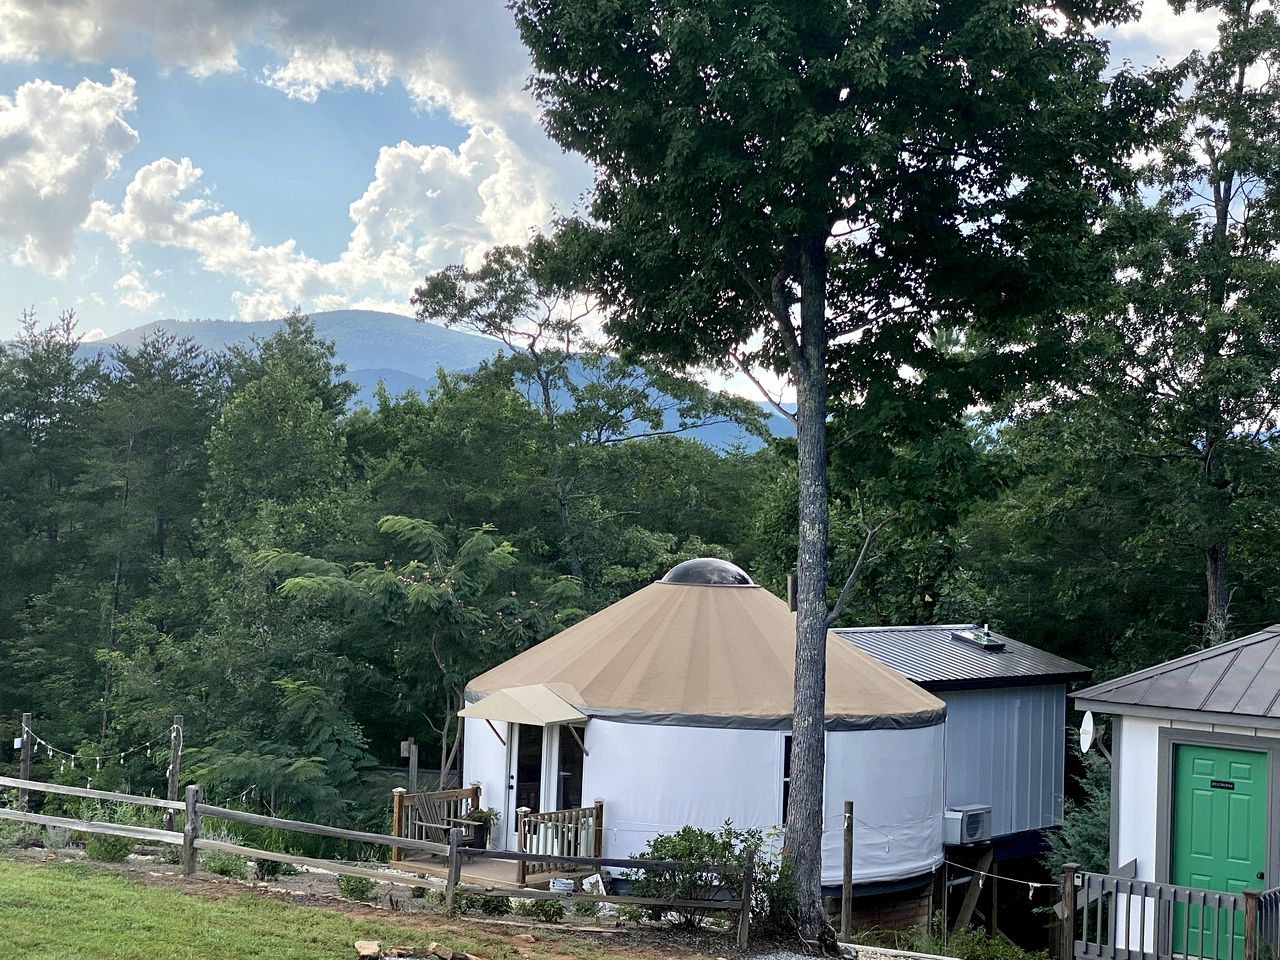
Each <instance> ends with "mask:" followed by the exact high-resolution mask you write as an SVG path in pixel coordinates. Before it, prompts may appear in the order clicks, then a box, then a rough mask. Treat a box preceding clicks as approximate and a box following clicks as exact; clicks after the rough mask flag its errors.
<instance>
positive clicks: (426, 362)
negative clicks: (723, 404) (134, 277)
mask: <svg viewBox="0 0 1280 960" xmlns="http://www.w3.org/2000/svg"><path fill="white" fill-rule="evenodd" d="M310 318H311V322H312V323H314V324H315V328H316V335H317V336H318V337H320V338H322V339H324V340H328V341H330V342H331V343H333V345H334V354H335V358H336V359H337V360H338V361H340V362H342V363H344V364H346V367H347V372H346V376H347V378H348V379H350V380H351V381H352V382H354V383H355V384H356V385H357V387H358V388H359V390H358V392H357V394H356V397H355V401H356V402H357V403H361V404H364V405H365V406H373V405H374V404H375V402H376V400H375V395H376V391H377V387H378V384H379V383H380V382H381V383H384V384H385V386H386V388H387V391H388V392H389V393H390V394H391V395H392V396H398V395H399V394H402V393H404V392H405V391H406V390H413V391H416V392H418V393H426V392H427V391H428V390H430V389H431V388H432V387H433V386H435V384H436V382H437V379H438V376H437V375H438V373H439V371H440V370H441V369H443V370H445V371H446V372H448V373H466V372H468V371H470V370H475V369H476V368H477V367H479V366H480V364H481V363H483V362H484V361H486V360H488V359H490V358H492V357H493V356H494V355H496V354H497V353H498V351H499V350H505V349H506V347H505V346H504V345H503V344H502V343H500V342H499V341H497V340H494V339H491V338H489V337H484V336H480V335H479V334H475V333H467V332H464V331H461V330H453V329H450V328H448V327H444V326H441V325H440V324H435V323H422V322H419V321H417V320H415V319H414V318H412V317H407V316H404V315H403V314H398V313H386V312H383V311H378V310H328V311H320V312H317V313H313V314H310ZM283 322H284V321H283V320H154V321H151V322H150V323H145V324H142V325H140V326H137V327H131V328H129V329H128V330H122V331H120V332H119V333H116V334H113V335H112V336H109V337H106V338H104V339H102V340H94V341H92V342H88V343H83V344H81V347H80V350H81V353H82V354H83V355H86V356H93V355H102V354H104V353H105V352H107V351H109V350H111V348H113V347H116V346H120V347H125V348H136V347H137V346H138V345H139V344H140V343H141V342H142V340H143V339H144V338H145V337H147V336H148V335H150V334H153V333H155V332H157V331H159V330H167V331H169V332H171V333H173V334H174V335H176V336H179V337H189V338H190V339H191V340H193V341H194V342H195V343H197V344H198V345H199V346H201V347H203V348H204V349H206V350H210V351H218V350H226V349H227V348H228V347H230V346H232V345H234V344H248V343H249V342H250V341H251V340H252V339H253V338H254V337H258V338H265V337H268V336H270V335H271V334H272V332H274V331H275V330H277V329H279V327H280V326H281V325H282V324H283ZM762 406H763V405H762ZM765 413H766V416H769V417H770V419H769V426H770V427H771V429H772V430H773V432H774V433H775V434H779V435H781V434H786V433H789V432H790V429H789V427H790V425H789V424H787V423H786V421H784V420H783V419H782V418H781V417H778V416H777V415H776V414H773V413H772V411H770V410H768V409H765ZM688 435H689V436H692V437H695V438H696V439H698V440H701V441H702V442H703V443H705V444H707V445H708V446H711V447H714V448H716V449H720V450H725V449H728V448H730V447H732V446H735V445H741V446H742V447H743V448H744V449H747V450H756V449H759V447H760V446H761V443H760V441H759V440H758V439H757V438H755V437H753V436H751V435H750V434H749V433H747V432H746V431H745V430H743V429H741V428H740V427H738V426H736V425H734V424H716V425H713V426H709V427H703V428H699V429H697V430H691V431H689V434H688Z"/></svg>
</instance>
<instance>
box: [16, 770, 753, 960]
mask: <svg viewBox="0 0 1280 960" xmlns="http://www.w3.org/2000/svg"><path fill="white" fill-rule="evenodd" d="M0 787H11V788H16V789H18V790H19V791H21V793H22V796H23V803H22V804H19V806H18V807H13V808H9V807H0V820H11V821H17V822H20V823H29V824H34V825H37V826H44V827H60V828H63V829H66V830H72V831H76V832H79V833H93V834H103V835H106V836H115V837H126V838H129V839H132V840H138V841H143V842H146V843H161V844H168V845H170V846H175V847H180V848H181V850H182V865H183V871H184V872H185V873H186V874H187V875H188V876H190V875H192V874H194V873H195V871H196V864H197V858H198V854H199V852H200V851H202V850H205V851H211V852H216V853H228V854H234V855H236V856H240V857H247V858H250V859H253V860H274V861H276V862H280V863H289V864H294V865H296V866H305V867H309V868H312V869H315V870H321V871H325V872H327V873H333V874H338V875H340V876H352V877H363V878H366V879H370V880H375V881H378V882H381V883H391V884H398V885H400V886H408V887H420V886H424V885H426V884H427V882H429V881H427V878H426V875H424V874H414V873H409V872H407V871H404V870H378V869H372V868H369V867H360V866H354V865H351V864H348V863H343V862H341V861H336V860H327V859H320V858H315V857H304V856H301V855H299V854H295V853H284V852H280V851H276V850H263V849H260V848H257V847H250V846H246V845H244V844H240V843H232V842H230V841H226V840H214V839H211V838H208V837H205V836H202V835H201V831H202V828H203V825H204V821H205V819H206V818H207V819H216V820H222V821H227V822H230V823H242V824H248V825H252V826H258V827H267V828H272V829H277V830H285V831H294V832H297V833H305V834H310V835H313V836H320V837H329V838H332V839H336V840H346V841H350V842H354V843H366V844H370V845H373V846H381V847H387V848H388V849H392V850H396V849H398V850H412V851H419V852H422V853H427V854H432V855H435V856H438V857H443V858H445V861H446V863H447V874H446V880H445V889H444V894H445V906H446V909H447V910H448V911H449V912H450V913H455V912H456V911H457V905H458V899H457V898H458V893H459V892H462V893H476V894H483V895H486V896H499V897H511V898H515V899H528V900H560V901H563V902H575V901H588V902H594V903H612V904H633V905H638V906H649V907H654V908H656V909H663V908H666V909H692V910H698V911H708V912H710V911H734V912H737V913H738V915H739V917H738V924H737V938H738V944H739V945H740V946H741V947H743V948H745V947H746V945H747V943H748V939H749V937H750V925H751V902H752V879H753V876H754V872H755V860H754V856H749V857H748V859H747V862H746V864H745V869H744V871H743V879H742V886H741V891H740V895H739V896H738V898H737V899H721V898H719V897H708V898H705V899H700V898H692V899H687V900H685V899H678V898H666V897H634V896H621V895H609V894H595V893H589V892H586V891H581V892H580V891H572V892H569V891H556V890H532V889H523V888H520V889H511V888H495V887H492V886H484V885H480V884H474V883H464V882H463V880H462V863H463V859H464V858H467V859H472V860H474V859H483V858H493V859H502V860H515V861H517V865H518V868H519V869H520V870H521V872H523V871H525V870H526V869H527V866H528V864H531V863H532V864H548V865H552V866H554V867H555V868H557V869H571V868H587V869H590V870H597V871H599V870H604V869H607V868H614V869H620V870H632V871H661V872H677V871H678V872H681V873H688V872H689V870H690V865H689V864H687V863H682V862H679V861H655V860H621V859H610V858H604V857H572V856H566V855H564V854H560V853H554V854H541V853H530V852H525V851H505V850H485V849H479V848H474V847H468V846H465V842H464V831H463V830H462V828H461V827H452V828H451V829H450V830H449V842H448V843H447V844H442V843H438V842H436V841H433V840H427V839H424V838H418V837H406V836H390V835H388V834H382V833H370V832H366V831H362V830H347V829H345V828H342V827H332V826H329V825H327V824H320V823H309V822H307V821H302V820H287V819H284V818H281V817H270V816H265V815H263V814H257V813H249V812H248V811H245V810H234V809H232V808H230V807H221V806H216V805H214V804H208V803H205V802H204V798H203V793H202V791H201V788H200V786H199V785H196V784H192V785H191V786H188V787H187V788H186V795H185V798H184V799H183V800H182V801H176V800H168V799H162V798H159V797H144V796H138V795H136V794H128V793H116V792H114V791H110V790H93V789H90V788H88V787H71V786H64V785H62V784H57V783H44V782H41V781H37V780H27V779H22V778H19V777H0ZM32 793H44V794H50V795H54V796H65V797H77V798H81V799H87V800H100V801H105V802H108V803H120V804H129V805H133V806H141V807H154V808H159V809H161V810H163V811H165V818H166V823H168V822H171V817H176V815H178V814H181V815H182V818H183V819H182V829H181V830H180V831H179V830H175V829H163V828H156V827H143V826H137V825H135V824H123V823H112V822H109V821H102V820H83V819H80V818H78V817H69V816H55V815H50V814H44V813H33V812H31V811H30V810H29V809H26V803H27V802H28V801H27V797H28V796H29V794H32ZM714 872H715V871H714V868H710V867H709V868H708V869H707V870H706V871H705V873H706V874H707V876H708V877H709V876H710V875H712V874H714Z"/></svg>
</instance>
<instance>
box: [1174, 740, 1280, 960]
mask: <svg viewBox="0 0 1280 960" xmlns="http://www.w3.org/2000/svg"><path fill="white" fill-rule="evenodd" d="M1174 751H1175V752H1174V756H1173V817H1172V827H1171V829H1172V838H1171V839H1172V842H1171V844H1170V858H1169V874H1170V876H1169V881H1170V882H1171V883H1175V884H1179V885H1181V886H1188V887H1198V888H1201V889H1204V890H1221V891H1225V892H1227V893H1239V892H1241V891H1242V890H1246V889H1248V888H1253V889H1262V888H1263V882H1262V880H1261V879H1259V874H1261V873H1262V871H1263V870H1264V869H1265V865H1266V855H1267V757H1266V754H1263V753H1252V752H1249V751H1246V750H1224V749H1222V748H1221V747H1202V746H1196V745H1193V744H1183V745H1179V746H1176V747H1175V748H1174ZM1184 925H1185V926H1186V927H1187V933H1186V934H1185V935H1184V933H1183V927H1184ZM1201 926H1202V922H1201V911H1200V909H1199V907H1197V906H1193V907H1192V908H1191V916H1190V917H1189V918H1185V919H1184V916H1183V908H1182V907H1179V908H1178V909H1177V910H1176V911H1175V912H1174V927H1173V950H1174V952H1175V953H1186V954H1189V955H1193V956H1204V957H1219V958H1224V960H1225V958H1227V957H1237V958H1238V957H1242V956H1243V955H1244V916H1243V914H1242V913H1240V912H1237V913H1236V916H1235V936H1234V938H1233V939H1234V941H1235V942H1234V944H1229V943H1228V938H1230V937H1231V916H1230V913H1229V911H1226V910H1221V911H1217V913H1216V915H1215V913H1214V912H1212V911H1207V910H1206V911H1204V916H1203V927H1204V928H1205V929H1203V930H1201Z"/></svg>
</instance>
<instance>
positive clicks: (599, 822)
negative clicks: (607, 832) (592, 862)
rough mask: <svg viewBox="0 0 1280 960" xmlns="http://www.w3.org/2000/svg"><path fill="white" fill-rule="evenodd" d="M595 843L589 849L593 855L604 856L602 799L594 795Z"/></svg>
mask: <svg viewBox="0 0 1280 960" xmlns="http://www.w3.org/2000/svg"><path fill="white" fill-rule="evenodd" d="M595 809H596V812H595V825H596V826H595V845H596V848H595V849H594V850H593V851H591V856H593V857H603V856H604V801H603V800H601V799H600V798H599V797H596V802H595Z"/></svg>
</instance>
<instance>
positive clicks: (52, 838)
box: [44, 827, 71, 850]
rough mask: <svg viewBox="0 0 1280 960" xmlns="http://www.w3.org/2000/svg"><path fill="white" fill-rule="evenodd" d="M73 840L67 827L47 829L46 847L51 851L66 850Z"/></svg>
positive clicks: (45, 836)
mask: <svg viewBox="0 0 1280 960" xmlns="http://www.w3.org/2000/svg"><path fill="white" fill-rule="evenodd" d="M70 840H71V831H70V830H68V829H67V828H66V827H45V828H44V845H45V847H46V848H48V849H49V850H65V849H66V847H67V843H68V842H69V841H70Z"/></svg>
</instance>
